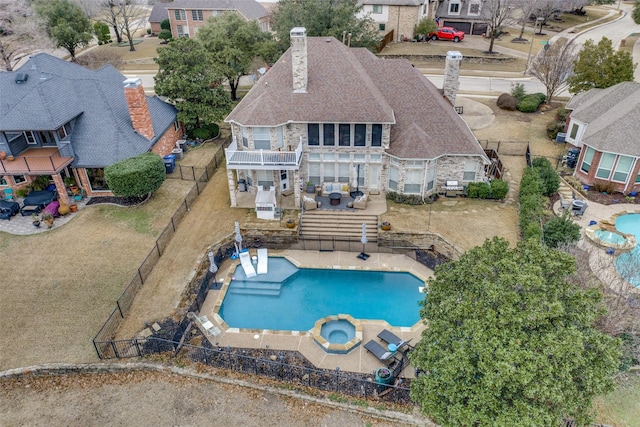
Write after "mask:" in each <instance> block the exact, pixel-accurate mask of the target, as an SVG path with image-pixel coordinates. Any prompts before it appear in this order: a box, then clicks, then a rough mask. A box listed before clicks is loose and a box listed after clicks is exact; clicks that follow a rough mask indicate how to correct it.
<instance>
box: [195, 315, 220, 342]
mask: <svg viewBox="0 0 640 427" xmlns="http://www.w3.org/2000/svg"><path fill="white" fill-rule="evenodd" d="M198 321H199V322H200V324H201V325H202V327H203V328H204V330H205V332H206V334H207V335H209V336H210V337H212V338H215V337H217V336H218V335H220V334H221V333H222V331H221V330H220V328H218V327H217V326H215V325H214V324H213V323H212V322H211V320H209V319H208V318H207V316H202V317H199V318H198Z"/></svg>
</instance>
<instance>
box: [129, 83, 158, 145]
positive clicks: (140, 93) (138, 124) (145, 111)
mask: <svg viewBox="0 0 640 427" xmlns="http://www.w3.org/2000/svg"><path fill="white" fill-rule="evenodd" d="M122 83H123V84H124V96H125V98H126V99H127V106H128V107H129V115H130V116H131V122H132V124H133V128H134V129H135V130H136V132H138V133H139V134H140V135H142V136H144V137H145V138H147V139H151V138H153V136H154V133H153V124H152V123H151V113H149V106H148V105H147V97H146V96H145V94H144V89H143V88H142V80H141V79H140V77H130V78H128V79H126V80H125V81H124V82H122Z"/></svg>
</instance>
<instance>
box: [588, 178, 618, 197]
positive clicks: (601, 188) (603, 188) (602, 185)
mask: <svg viewBox="0 0 640 427" xmlns="http://www.w3.org/2000/svg"><path fill="white" fill-rule="evenodd" d="M593 189H594V190H595V191H597V192H599V193H607V194H613V193H615V192H617V191H618V190H617V189H616V185H615V184H614V183H613V182H611V181H603V180H600V179H596V180H595V181H594V183H593Z"/></svg>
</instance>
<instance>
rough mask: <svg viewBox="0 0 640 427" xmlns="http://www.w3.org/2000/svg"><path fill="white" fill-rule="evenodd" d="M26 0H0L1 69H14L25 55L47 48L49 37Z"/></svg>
mask: <svg viewBox="0 0 640 427" xmlns="http://www.w3.org/2000/svg"><path fill="white" fill-rule="evenodd" d="M41 27H42V22H41V20H40V18H39V17H38V16H37V15H36V14H35V12H34V11H33V9H32V8H31V6H30V2H28V1H26V0H0V70H3V69H4V70H6V71H13V67H15V65H16V64H17V63H18V62H19V61H20V60H21V59H22V58H24V57H25V56H28V55H31V54H32V53H34V52H36V51H38V50H40V49H46V48H47V47H48V46H49V39H48V38H47V37H46V36H45V34H44V32H43V31H42V29H41Z"/></svg>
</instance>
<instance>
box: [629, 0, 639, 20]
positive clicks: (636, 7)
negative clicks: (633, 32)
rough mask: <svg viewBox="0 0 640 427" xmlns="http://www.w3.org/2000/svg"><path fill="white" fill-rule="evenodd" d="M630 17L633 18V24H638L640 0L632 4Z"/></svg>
mask: <svg viewBox="0 0 640 427" xmlns="http://www.w3.org/2000/svg"><path fill="white" fill-rule="evenodd" d="M631 17H632V18H633V22H635V23H636V24H640V0H636V2H635V3H634V5H633V11H632V12H631Z"/></svg>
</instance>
